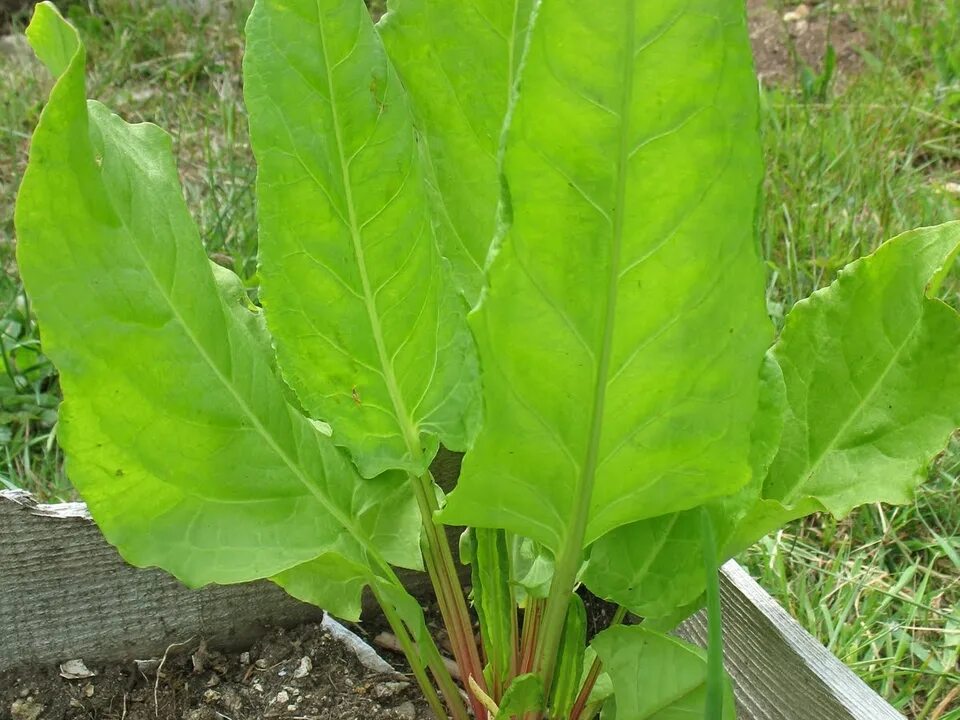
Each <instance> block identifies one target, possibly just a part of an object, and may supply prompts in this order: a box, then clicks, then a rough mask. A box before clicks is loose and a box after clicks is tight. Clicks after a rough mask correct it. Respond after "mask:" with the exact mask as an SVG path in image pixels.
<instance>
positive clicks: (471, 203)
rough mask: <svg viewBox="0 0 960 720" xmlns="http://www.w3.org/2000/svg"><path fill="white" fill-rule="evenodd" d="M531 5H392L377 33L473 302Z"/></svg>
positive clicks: (445, 243)
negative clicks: (417, 132)
mask: <svg viewBox="0 0 960 720" xmlns="http://www.w3.org/2000/svg"><path fill="white" fill-rule="evenodd" d="M533 5H534V2H533V0H470V1H467V0H454V1H453V2H449V1H441V0H391V2H390V3H389V12H388V13H387V15H385V16H384V17H383V19H382V20H381V22H380V24H379V25H378V29H379V30H380V34H381V36H382V37H383V42H384V44H385V45H386V48H387V51H388V52H389V54H390V59H391V60H392V61H393V63H394V65H395V66H396V67H397V71H398V73H399V74H400V77H401V79H402V80H403V84H404V87H405V88H406V89H407V92H408V93H409V94H410V99H411V104H412V106H413V109H414V113H415V115H416V118H417V124H418V127H419V128H420V129H421V130H422V131H423V137H424V140H425V147H424V154H425V157H426V158H427V161H428V162H429V174H428V178H429V181H430V187H431V191H432V201H433V204H434V208H435V211H434V213H435V224H436V226H437V233H438V236H439V240H440V242H441V247H442V249H443V251H444V254H445V255H446V256H447V257H448V258H450V260H451V262H452V263H453V267H454V270H455V272H456V277H457V283H458V285H459V287H460V289H461V290H462V291H463V293H464V295H465V296H466V297H467V299H468V301H469V302H470V303H471V304H474V303H476V301H477V298H478V297H479V294H480V288H481V287H482V285H483V268H484V264H485V262H486V257H487V252H488V251H489V249H490V243H491V241H492V240H493V238H494V234H495V231H496V218H497V202H498V200H499V191H500V180H499V175H500V173H499V163H498V155H499V148H500V139H501V131H502V128H503V124H504V118H505V116H506V114H507V106H508V104H509V101H510V96H511V93H512V91H513V87H514V83H515V81H516V78H517V73H518V70H519V67H520V62H521V59H522V55H523V52H522V51H523V46H524V41H525V38H526V34H527V28H528V26H529V21H530V13H531V10H532V8H533Z"/></svg>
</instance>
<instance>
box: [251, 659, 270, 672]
mask: <svg viewBox="0 0 960 720" xmlns="http://www.w3.org/2000/svg"><path fill="white" fill-rule="evenodd" d="M268 664H269V663H268V662H267V661H266V659H265V658H260V659H259V660H257V661H256V662H255V663H254V664H253V666H254V667H256V668H259V669H261V670H266V669H267V665H268Z"/></svg>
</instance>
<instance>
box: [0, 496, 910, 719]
mask: <svg viewBox="0 0 960 720" xmlns="http://www.w3.org/2000/svg"><path fill="white" fill-rule="evenodd" d="M404 580H405V582H409V583H410V584H412V585H414V586H419V587H420V589H425V584H424V580H423V576H422V575H421V574H416V573H411V574H409V575H408V576H407V577H405V578H404ZM721 581H722V582H721V594H722V600H723V610H724V629H725V648H724V655H725V658H726V664H727V670H728V671H729V673H730V675H731V677H732V678H733V681H734V685H735V689H736V695H737V701H738V705H739V708H740V718H741V720H903V716H902V715H900V714H899V713H897V712H896V711H895V710H894V709H893V708H892V707H891V706H890V705H888V704H887V703H886V702H884V701H883V699H882V698H880V696H879V695H877V694H876V693H874V692H873V691H872V690H871V689H870V688H868V687H867V686H866V685H865V684H864V683H863V682H862V681H861V680H860V679H859V678H858V677H857V676H856V675H855V674H854V673H853V672H852V671H850V670H849V669H848V668H847V667H846V666H845V665H843V664H842V663H841V662H840V661H839V660H837V659H836V658H835V657H833V656H832V655H831V654H830V653H829V652H828V651H827V650H826V649H825V648H824V647H823V646H822V645H820V644H819V643H818V642H817V641H816V640H814V639H813V638H812V637H811V636H810V635H809V634H808V633H807V632H806V631H805V630H803V628H801V627H800V626H799V625H798V624H797V623H796V622H795V621H794V620H793V619H792V618H790V616H789V615H787V613H786V612H785V611H784V610H783V608H781V607H780V606H779V605H778V604H777V603H776V602H775V601H774V600H773V598H771V597H770V596H769V595H767V593H765V592H764V591H763V589H762V588H760V586H759V585H757V583H756V582H754V580H753V579H752V578H750V576H749V575H748V574H747V573H746V571H744V570H743V568H741V567H740V566H739V565H737V564H736V563H735V562H733V561H731V562H728V563H727V564H726V565H724V567H723V571H722V576H721ZM416 589H417V588H416V587H415V588H414V590H416ZM321 615H322V611H320V610H319V609H318V608H315V607H313V606H310V605H306V604H304V603H301V602H298V601H297V600H294V599H293V598H291V597H289V596H288V595H286V594H285V593H284V592H283V591H282V590H280V589H279V588H277V587H276V586H274V585H273V584H272V583H269V582H255V583H248V584H244V585H231V586H210V587H207V588H204V589H202V590H199V591H192V590H188V589H187V588H185V587H184V586H183V585H181V584H180V583H179V582H177V581H176V580H175V579H174V578H172V577H171V576H170V575H168V574H166V573H165V572H162V571H160V570H155V569H138V568H134V567H132V566H130V565H128V564H126V563H125V562H124V561H123V559H122V558H121V557H120V556H119V554H118V553H117V551H116V550H115V549H114V548H113V547H112V546H110V545H109V544H108V543H107V542H106V540H104V538H103V536H102V535H101V534H100V531H99V530H98V529H97V527H96V525H94V524H93V522H92V521H91V520H90V517H89V514H88V513H87V510H86V506H84V505H83V503H63V504H59V505H38V504H37V503H36V502H35V501H34V500H33V498H32V497H31V496H30V495H29V494H28V493H25V492H20V491H3V492H0V670H5V669H9V668H13V667H18V666H29V665H39V664H49V663H59V662H64V661H66V660H70V659H73V658H83V659H84V660H85V661H87V662H91V663H92V662H100V661H116V660H125V659H127V660H132V659H145V658H150V657H157V656H159V655H161V654H162V653H163V652H164V650H165V649H166V648H167V647H168V646H169V645H171V644H172V643H177V642H183V641H184V640H187V639H188V638H191V637H192V638H195V639H196V640H197V641H199V639H200V638H201V637H202V638H205V639H206V640H207V642H208V643H209V644H210V645H211V646H216V647H223V648H240V647H242V646H244V645H246V644H248V643H250V642H252V641H253V640H254V639H255V638H256V637H258V636H259V635H260V634H262V632H263V630H264V628H265V627H266V626H268V625H269V626H278V625H280V626H293V625H296V624H299V623H301V622H304V621H307V620H317V619H319V618H320V617H321ZM678 634H679V635H681V636H683V637H684V638H686V639H688V640H690V641H691V642H696V643H698V644H703V642H704V641H705V638H706V629H705V620H704V618H703V617H702V616H701V615H696V616H694V617H693V618H691V619H690V620H688V621H687V622H685V623H684V624H683V625H682V626H681V627H680V629H679V630H678Z"/></svg>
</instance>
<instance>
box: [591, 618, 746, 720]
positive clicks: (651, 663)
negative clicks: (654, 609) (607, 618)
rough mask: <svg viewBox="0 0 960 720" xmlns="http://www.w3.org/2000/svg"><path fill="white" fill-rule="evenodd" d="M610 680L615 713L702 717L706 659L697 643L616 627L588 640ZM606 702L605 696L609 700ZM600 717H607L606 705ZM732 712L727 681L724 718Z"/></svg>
mask: <svg viewBox="0 0 960 720" xmlns="http://www.w3.org/2000/svg"><path fill="white" fill-rule="evenodd" d="M592 646H593V648H594V649H595V650H596V651H597V655H599V656H600V659H601V660H602V661H603V667H604V668H605V669H606V670H607V672H608V673H609V674H610V678H611V679H612V680H613V692H614V698H615V699H616V717H618V718H621V719H622V720H687V719H688V718H701V717H703V711H704V703H705V701H706V679H707V661H706V658H705V656H704V653H703V651H702V650H701V649H700V648H697V647H694V646H692V645H688V644H687V643H684V642H682V641H680V640H677V639H676V638H673V637H669V636H667V635H661V634H659V633H655V632H651V631H649V630H644V629H643V628H642V627H639V626H636V625H634V626H629V627H627V626H623V625H620V626H617V627H612V628H608V629H607V630H604V631H603V632H602V633H600V634H599V635H597V637H595V638H594V639H593V642H592ZM608 702H609V701H608ZM602 717H604V718H607V717H612V716H611V715H609V713H608V710H607V709H606V707H605V708H604V714H603V715H602ZM735 717H736V713H735V709H734V701H733V691H732V688H731V687H730V684H729V682H728V683H727V684H726V693H725V696H724V712H723V718H724V720H733V719H734V718H735Z"/></svg>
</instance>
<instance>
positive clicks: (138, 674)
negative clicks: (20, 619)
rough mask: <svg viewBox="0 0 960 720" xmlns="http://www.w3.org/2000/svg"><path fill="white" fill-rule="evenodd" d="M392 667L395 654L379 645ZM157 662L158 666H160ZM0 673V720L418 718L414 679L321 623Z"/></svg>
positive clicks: (420, 709)
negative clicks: (391, 670)
mask: <svg viewBox="0 0 960 720" xmlns="http://www.w3.org/2000/svg"><path fill="white" fill-rule="evenodd" d="M380 654H381V655H383V656H384V657H385V658H386V659H387V660H388V661H390V662H391V664H393V665H394V666H395V667H402V665H403V663H402V658H396V657H392V656H391V655H390V653H388V652H386V651H380ZM161 661H162V665H161ZM89 669H90V670H91V671H94V672H96V675H95V676H93V677H89V678H79V679H73V680H68V679H64V678H63V677H61V676H60V668H59V667H58V666H57V665H52V666H48V667H41V668H35V669H29V670H10V671H6V672H3V673H0V720H260V718H264V719H265V720H267V719H270V718H277V719H278V720H426V719H427V718H430V717H431V716H430V714H429V712H428V709H427V706H426V704H425V703H424V702H423V701H422V700H421V699H420V691H419V690H418V688H417V686H416V684H415V683H414V681H413V679H412V678H411V677H409V676H406V675H389V674H378V673H375V672H372V671H370V670H368V669H367V668H365V667H364V666H363V665H361V664H360V662H359V661H358V660H357V659H356V657H355V656H354V655H353V653H352V652H351V651H350V650H349V649H348V648H347V647H346V646H344V645H343V644H342V643H341V642H340V641H339V640H336V639H334V638H333V637H332V636H331V635H330V634H329V633H328V632H327V630H326V629H325V628H322V627H321V626H320V625H319V624H316V623H313V624H308V625H303V626H300V627H298V628H294V629H292V630H283V629H276V630H273V631H272V632H270V633H269V634H267V635H265V636H264V637H263V638H261V639H260V640H259V641H258V642H257V643H256V644H254V645H253V646H252V647H250V648H249V649H248V650H246V651H243V652H240V651H235V652H217V651H215V650H207V649H206V647H205V646H204V645H203V644H202V643H201V642H199V641H197V642H192V643H186V644H184V645H183V646H181V647H178V648H174V647H171V648H170V649H169V651H168V652H167V655H166V658H165V659H164V658H149V659H147V660H140V661H134V660H130V661H128V662H125V663H112V664H106V665H104V664H94V663H91V664H90V667H89Z"/></svg>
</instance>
